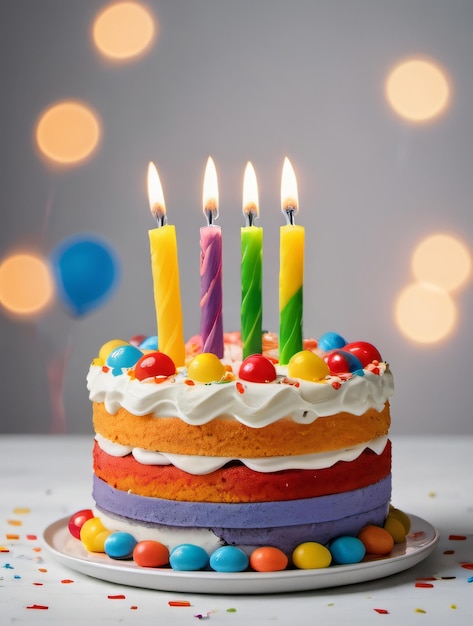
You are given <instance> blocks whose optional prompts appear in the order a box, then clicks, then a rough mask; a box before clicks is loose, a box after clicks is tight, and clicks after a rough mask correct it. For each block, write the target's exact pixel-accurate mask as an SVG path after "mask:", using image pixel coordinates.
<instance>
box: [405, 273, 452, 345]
mask: <svg viewBox="0 0 473 626" xmlns="http://www.w3.org/2000/svg"><path fill="white" fill-rule="evenodd" d="M395 317H396V321H397V324H398V326H399V328H400V330H401V331H402V332H403V333H404V335H406V336H407V337H408V338H409V339H411V340H413V341H416V342H419V343H436V342H438V341H441V340H442V339H444V338H445V337H447V336H448V335H449V334H450V333H451V332H452V330H453V329H454V327H455V324H456V320H457V308H456V305H455V302H454V301H453V299H452V297H451V296H450V294H449V293H448V292H447V291H445V290H444V289H441V288H440V287H438V286H437V285H432V284H429V283H421V282H419V283H413V284H411V285H408V286H407V287H406V288H405V289H403V290H402V291H401V293H400V295H399V297H398V299H397V302H396V310H395Z"/></svg>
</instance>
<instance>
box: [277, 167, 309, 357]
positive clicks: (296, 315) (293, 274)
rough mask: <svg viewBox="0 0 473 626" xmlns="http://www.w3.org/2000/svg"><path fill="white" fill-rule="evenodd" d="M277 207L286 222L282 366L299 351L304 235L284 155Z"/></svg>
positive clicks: (281, 308) (282, 236)
mask: <svg viewBox="0 0 473 626" xmlns="http://www.w3.org/2000/svg"><path fill="white" fill-rule="evenodd" d="M281 210H282V212H283V213H284V214H285V215H286V217H287V220H288V224H286V225H285V226H282V227H281V232H280V259H279V262H280V268H279V362H280V363H281V364H282V365H286V364H287V363H289V360H290V358H291V357H292V356H293V355H294V354H296V353H297V352H300V351H301V350H302V313H303V283H304V236H305V231H304V228H303V227H302V226H297V225H296V224H294V215H295V214H296V213H297V211H298V198H297V182H296V178H295V175H294V170H293V169H292V165H291V163H290V161H289V159H287V157H286V159H285V161H284V167H283V176H282V182H281Z"/></svg>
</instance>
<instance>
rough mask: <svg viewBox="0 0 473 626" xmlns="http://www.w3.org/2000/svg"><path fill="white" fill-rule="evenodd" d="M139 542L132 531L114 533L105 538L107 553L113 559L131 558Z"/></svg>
mask: <svg viewBox="0 0 473 626" xmlns="http://www.w3.org/2000/svg"><path fill="white" fill-rule="evenodd" d="M137 543H138V542H137V541H136V539H135V538H134V537H133V535H130V533H124V532H116V533H112V534H110V535H109V536H108V537H107V538H106V539H105V543H104V549H105V554H106V555H107V556H109V557H110V558H111V559H131V557H132V555H133V550H134V548H135V546H136V544H137Z"/></svg>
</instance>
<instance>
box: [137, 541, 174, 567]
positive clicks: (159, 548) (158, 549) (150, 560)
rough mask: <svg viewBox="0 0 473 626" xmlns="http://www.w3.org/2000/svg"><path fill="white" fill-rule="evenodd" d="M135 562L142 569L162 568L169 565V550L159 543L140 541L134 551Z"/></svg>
mask: <svg viewBox="0 0 473 626" xmlns="http://www.w3.org/2000/svg"><path fill="white" fill-rule="evenodd" d="M133 560H134V561H135V563H136V564H137V565H139V566H140V567H161V566H162V565H166V563H169V550H168V549H167V547H166V546H165V545H164V544H163V543H160V542H159V541H153V540H152V539H146V540H144V541H139V542H138V543H137V544H136V546H135V548H134V550H133Z"/></svg>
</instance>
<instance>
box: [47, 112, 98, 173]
mask: <svg viewBox="0 0 473 626" xmlns="http://www.w3.org/2000/svg"><path fill="white" fill-rule="evenodd" d="M100 132H101V131H100V122H99V117H98V115H97V114H96V113H95V112H94V111H93V110H92V109H91V108H90V107H89V106H87V105H86V104H83V103H81V102H78V101H75V100H65V101H63V102H58V103H56V104H53V105H52V106H50V107H49V108H48V109H46V111H44V112H43V113H42V114H41V116H40V118H39V120H38V123H37V125H36V143H37V145H38V148H39V150H40V152H41V153H42V154H43V155H44V156H45V157H47V158H48V159H50V160H51V161H53V162H54V163H56V164H60V165H71V164H78V163H81V162H82V161H84V160H85V159H87V158H88V157H89V156H90V155H91V154H92V152H93V151H94V150H95V149H96V147H97V145H98V143H99V141H100Z"/></svg>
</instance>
